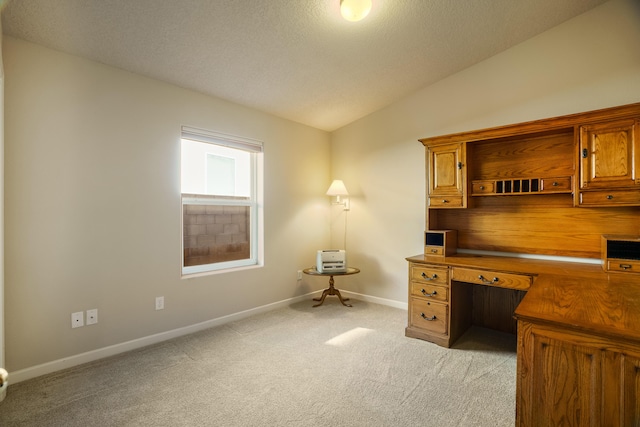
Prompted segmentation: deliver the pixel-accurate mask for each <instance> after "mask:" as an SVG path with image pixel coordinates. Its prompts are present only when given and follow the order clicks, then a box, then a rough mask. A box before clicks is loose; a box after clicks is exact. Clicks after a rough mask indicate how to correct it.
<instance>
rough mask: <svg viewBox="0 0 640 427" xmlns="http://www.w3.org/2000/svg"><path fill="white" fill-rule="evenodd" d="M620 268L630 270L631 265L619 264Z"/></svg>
mask: <svg viewBox="0 0 640 427" xmlns="http://www.w3.org/2000/svg"><path fill="white" fill-rule="evenodd" d="M620 268H621V269H623V270H630V269H631V268H632V266H631V264H620Z"/></svg>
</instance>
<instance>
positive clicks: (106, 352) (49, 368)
mask: <svg viewBox="0 0 640 427" xmlns="http://www.w3.org/2000/svg"><path fill="white" fill-rule="evenodd" d="M340 292H341V293H343V294H348V295H350V296H352V297H353V298H354V299H359V300H362V301H367V302H373V303H376V304H381V305H388V306H391V307H395V308H401V309H404V310H407V307H408V306H407V303H402V302H399V301H393V300H388V299H385V298H378V297H373V296H368V295H363V294H358V293H355V292H347V291H340ZM320 293H322V290H320V291H315V292H310V293H308V294H305V295H300V296H297V297H294V298H289V299H286V300H282V301H278V302H274V303H271V304H267V305H263V306H260V307H255V308H252V309H249V310H244V311H240V312H238V313H233V314H229V315H227V316H222V317H218V318H216V319H211V320H207V321H205V322H201V323H196V324H194V325H190V326H185V327H182V328H178V329H173V330H170V331H166V332H160V333H158V334H154V335H149V336H147V337H143V338H138V339H135V340H131V341H127V342H123V343H120V344H114V345H111V346H108V347H103V348H99V349H97V350H92V351H88V352H86V353H80V354H76V355H73V356H69V357H65V358H63V359H58V360H54V361H51V362H47V363H43V364H41V365H36V366H31V367H29V368H25V369H21V370H19V371H14V372H10V373H9V379H10V380H11V383H12V384H16V383H19V382H21V381H26V380H29V379H31V378H36V377H39V376H41V375H46V374H50V373H52V372H56V371H60V370H62V369H67V368H71V367H73V366H78V365H82V364H83V363H87V362H93V361H94V360H99V359H104V358H105V357H109V356H114V355H116V354H120V353H124V352H127V351H131V350H136V349H138V348H142V347H146V346H148V345H151V344H157V343H159V342H162V341H166V340H169V339H172V338H177V337H180V336H183V335H188V334H192V333H194V332H198V331H201V330H204V329H208V328H213V327H215V326H220V325H224V324H225V323H229V322H234V321H237V320H241V319H244V318H246V317H249V316H253V315H256V314H260V313H266V312H268V311H271V310H275V309H278V308H282V307H287V306H289V305H291V304H293V303H296V302H299V301H305V300H308V299H310V298H311V297H313V296H315V295H318V294H320Z"/></svg>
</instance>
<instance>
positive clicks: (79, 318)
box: [71, 311, 84, 328]
mask: <svg viewBox="0 0 640 427" xmlns="http://www.w3.org/2000/svg"><path fill="white" fill-rule="evenodd" d="M80 326H84V312H82V311H78V312H75V313H71V327H72V328H79V327H80Z"/></svg>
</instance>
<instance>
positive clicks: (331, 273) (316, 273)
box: [302, 267, 360, 307]
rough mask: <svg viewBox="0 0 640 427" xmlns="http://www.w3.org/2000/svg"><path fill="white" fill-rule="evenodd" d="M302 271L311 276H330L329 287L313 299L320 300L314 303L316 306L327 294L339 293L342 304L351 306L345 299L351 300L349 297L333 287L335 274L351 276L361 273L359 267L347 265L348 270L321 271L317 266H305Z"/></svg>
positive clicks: (320, 303)
mask: <svg viewBox="0 0 640 427" xmlns="http://www.w3.org/2000/svg"><path fill="white" fill-rule="evenodd" d="M302 272H303V273H304V274H308V275H310V276H329V287H328V288H327V289H325V290H324V291H323V292H322V296H321V297H320V298H314V299H313V300H314V301H320V302H319V303H318V304H316V305H314V307H317V306H319V305H322V303H323V302H324V299H325V298H326V297H327V295H337V297H338V298H339V299H340V302H341V303H342V305H344V306H346V307H351V304H345V301H349V298H342V295H340V291H339V290H337V289H336V288H334V287H333V276H349V275H351V274H358V273H360V269H359V268H355V267H347V271H327V272H322V273H321V272H319V271H318V270H317V269H316V268H315V267H312V268H305V269H304V270H302Z"/></svg>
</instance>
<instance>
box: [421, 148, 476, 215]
mask: <svg viewBox="0 0 640 427" xmlns="http://www.w3.org/2000/svg"><path fill="white" fill-rule="evenodd" d="M427 157H428V162H429V189H428V191H429V198H430V199H431V198H434V199H435V198H437V199H438V200H440V199H441V198H442V196H454V198H452V199H451V200H452V203H451V205H450V206H451V207H466V197H465V193H466V176H467V174H466V164H465V161H466V159H465V146H464V143H456V144H446V145H437V146H431V147H429V148H428V149H427ZM458 200H461V202H457V201H458ZM447 201H449V199H447ZM454 202H455V203H454ZM443 203H444V204H442V205H438V207H447V203H445V202H443ZM430 206H431V203H430Z"/></svg>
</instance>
